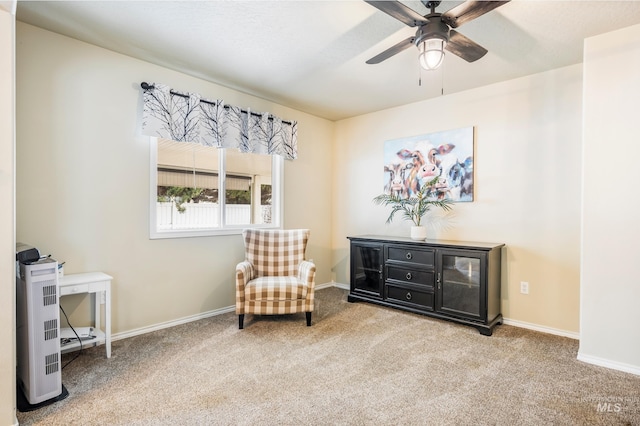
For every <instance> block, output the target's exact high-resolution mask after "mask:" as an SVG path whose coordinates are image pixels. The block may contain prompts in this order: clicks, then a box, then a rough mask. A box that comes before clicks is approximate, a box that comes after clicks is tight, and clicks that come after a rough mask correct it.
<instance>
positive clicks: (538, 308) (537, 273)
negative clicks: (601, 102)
mask: <svg viewBox="0 0 640 426" xmlns="http://www.w3.org/2000/svg"><path fill="white" fill-rule="evenodd" d="M581 88H582V69H581V66H580V65H575V66H570V67H566V68H562V69H558V70H554V71H550V72H545V73H542V74H536V75H532V76H528V77H524V78H520V79H517V80H512V81H506V82H503V83H499V84H494V85H491V86H486V87H482V88H479V89H475V90H469V91H466V92H462V93H458V94H453V95H448V96H444V97H440V98H437V99H432V100H427V101H423V102H418V103H414V104H410V105H405V106H402V107H398V108H393V109H389V110H385V111H380V112H376V113H372V114H367V115H363V116H359V117H355V118H352V119H348V120H342V121H340V122H338V123H337V124H336V138H335V141H334V164H335V175H334V182H333V187H334V188H335V191H336V193H335V197H334V210H333V215H334V219H333V223H334V226H333V228H332V229H333V241H334V260H333V262H334V274H335V276H336V281H338V282H348V264H349V262H348V241H347V239H346V238H347V236H350V235H358V234H380V235H404V236H408V235H409V223H407V222H401V221H399V220H398V221H397V222H396V223H394V224H392V225H385V220H386V218H387V216H388V213H389V211H388V210H387V209H385V208H384V207H380V206H375V205H374V204H373V203H372V202H371V200H372V198H373V197H374V196H376V195H378V194H379V193H381V192H382V189H383V157H382V152H383V144H384V141H386V140H390V139H397V138H401V137H405V136H414V135H421V134H427V133H430V132H437V131H442V130H448V129H455V128H460V127H467V126H475V128H476V140H475V164H474V168H475V191H476V192H475V201H474V202H472V203H458V204H456V205H455V207H454V211H455V219H454V220H453V221H452V222H450V223H449V225H450V228H449V229H437V230H432V231H431V234H430V238H434V237H438V238H444V239H454V240H467V241H489V242H499V243H505V244H506V249H505V250H504V251H503V277H502V313H503V315H504V316H505V317H506V318H508V319H510V320H512V321H516V322H521V323H524V325H535V326H536V327H538V328H541V329H551V330H550V331H554V332H560V333H567V334H568V335H574V336H576V335H577V332H578V327H579V325H578V324H579V282H580V279H579V269H580V266H579V260H580V254H579V250H580V233H579V232H580V170H581V155H580V152H581V145H580V144H581V116H582V111H581V104H582V93H581ZM415 90H421V89H420V87H418V86H416V88H415ZM445 90H446V88H445ZM520 281H528V282H529V285H530V294H529V295H523V294H520V290H519V286H520Z"/></svg>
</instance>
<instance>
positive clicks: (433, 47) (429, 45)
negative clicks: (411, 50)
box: [420, 38, 447, 70]
mask: <svg viewBox="0 0 640 426" xmlns="http://www.w3.org/2000/svg"><path fill="white" fill-rule="evenodd" d="M446 45H447V42H446V41H445V40H443V39H441V38H431V39H428V40H425V41H424V42H422V43H421V44H420V65H421V66H422V68H424V69H426V70H434V69H436V68H438V67H439V66H440V65H441V64H442V61H443V59H444V48H445V47H446Z"/></svg>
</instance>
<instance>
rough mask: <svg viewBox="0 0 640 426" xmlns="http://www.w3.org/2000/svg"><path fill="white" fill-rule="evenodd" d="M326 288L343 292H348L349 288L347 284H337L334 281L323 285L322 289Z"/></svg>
mask: <svg viewBox="0 0 640 426" xmlns="http://www.w3.org/2000/svg"><path fill="white" fill-rule="evenodd" d="M327 287H338V288H341V289H343V290H349V289H350V288H351V287H350V286H349V284H342V283H337V282H335V281H331V282H330V283H326V284H324V287H323V288H327Z"/></svg>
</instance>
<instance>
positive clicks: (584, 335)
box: [578, 25, 640, 374]
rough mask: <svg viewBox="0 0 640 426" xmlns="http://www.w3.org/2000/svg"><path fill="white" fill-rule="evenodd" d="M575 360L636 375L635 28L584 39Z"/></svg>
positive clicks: (638, 144)
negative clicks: (579, 285)
mask: <svg viewBox="0 0 640 426" xmlns="http://www.w3.org/2000/svg"><path fill="white" fill-rule="evenodd" d="M584 75H585V78H584V104H585V108H584V124H583V129H584V130H583V132H584V169H583V192H584V196H583V203H582V223H583V225H582V268H581V276H582V281H581V304H580V308H581V321H580V350H579V354H578V359H582V360H584V361H588V362H591V363H595V364H599V365H605V366H609V367H613V368H617V369H621V370H626V371H631V372H634V373H635V374H640V328H639V325H640V309H638V302H639V301H640V274H639V273H638V254H639V253H640V251H639V250H638V242H639V241H640V224H639V223H640V222H639V221H638V217H639V214H638V211H639V210H640V199H639V198H638V191H637V188H636V186H637V185H636V182H637V181H638V179H637V172H638V159H640V137H638V133H639V132H638V127H637V126H638V100H640V78H639V76H640V25H636V26H633V27H629V28H625V29H621V30H619V31H615V32H611V33H608V34H604V35H601V36H597V37H592V38H589V39H587V40H586V42H585V51H584Z"/></svg>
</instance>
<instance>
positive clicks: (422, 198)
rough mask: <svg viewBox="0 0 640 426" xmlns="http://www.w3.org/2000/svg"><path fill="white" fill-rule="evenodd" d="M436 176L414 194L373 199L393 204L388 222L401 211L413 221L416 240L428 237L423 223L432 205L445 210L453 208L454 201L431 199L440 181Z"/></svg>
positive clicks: (392, 194) (379, 202)
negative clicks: (431, 190)
mask: <svg viewBox="0 0 640 426" xmlns="http://www.w3.org/2000/svg"><path fill="white" fill-rule="evenodd" d="M438 180H439V177H436V178H435V179H433V180H432V181H430V182H427V183H426V184H424V185H422V186H421V187H420V190H419V191H418V192H417V193H416V194H415V195H413V196H411V197H408V198H402V197H400V196H399V195H397V194H394V193H391V194H380V195H378V196H377V197H375V198H374V199H373V202H374V203H376V204H378V205H382V206H391V213H390V214H389V217H388V218H387V223H391V221H393V218H394V216H395V214H396V213H401V214H402V217H403V219H405V220H410V221H411V222H413V226H412V227H411V238H412V239H414V240H424V239H425V238H426V237H427V229H426V228H425V227H424V226H423V225H422V218H423V217H424V216H425V215H426V214H427V212H429V210H431V208H432V207H439V208H441V209H442V210H444V211H449V210H451V209H452V206H451V204H452V202H451V200H449V199H441V200H438V199H431V198H430V197H429V196H428V195H429V191H430V189H432V188H433V187H434V186H435V185H436V184H437V182H438Z"/></svg>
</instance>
